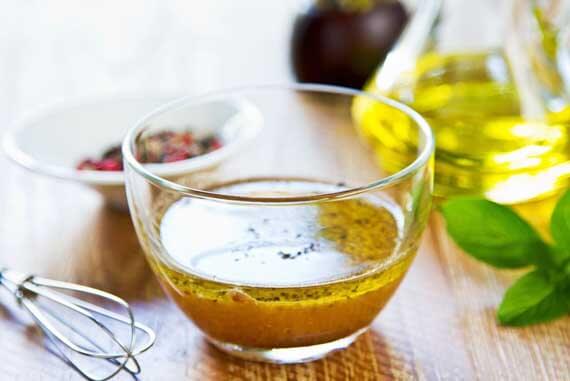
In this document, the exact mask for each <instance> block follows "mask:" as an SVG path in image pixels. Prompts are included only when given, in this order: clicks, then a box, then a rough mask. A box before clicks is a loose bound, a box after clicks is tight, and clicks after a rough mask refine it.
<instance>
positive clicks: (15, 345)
mask: <svg viewBox="0 0 570 381" xmlns="http://www.w3.org/2000/svg"><path fill="white" fill-rule="evenodd" d="M269 3H270V4H269ZM237 4H238V2H232V1H229V0H226V1H216V2H205V1H182V0H180V1H175V0H172V1H145V2H139V1H134V0H131V1H122V2H112V1H108V0H107V1H99V2H97V3H96V4H90V5H89V6H87V5H86V3H85V2H75V1H71V0H54V1H52V2H49V4H48V3H47V2H38V1H19V2H10V1H7V0H0V24H1V25H2V29H1V30H0V83H2V86H1V87H0V136H1V134H2V131H3V130H5V129H6V128H8V127H9V126H10V124H11V123H12V122H13V121H14V120H16V119H17V118H19V117H21V116H23V115H25V114H26V113H28V112H29V111H30V110H33V109H34V108H36V107H37V106H39V105H41V104H45V103H51V102H53V101H55V100H58V99H61V98H69V99H72V98H75V97H79V96H90V95H95V94H115V93H156V92H185V93H198V92H202V91H207V90H211V89H214V88H220V87H227V86H232V85H239V84H243V83H259V82H278V81H284V80H289V79H290V74H289V69H288V53H287V52H288V50H287V44H288V38H289V33H290V27H291V20H292V18H293V15H294V12H295V11H296V9H297V8H296V7H297V6H298V2H294V1H290V2H265V1H262V0H257V1H253V0H245V1H240V2H239V5H237ZM0 173H1V174H2V175H1V177H0V263H1V264H2V265H6V266H11V267H13V268H17V269H20V270H24V271H30V272H35V273H38V274H41V275H45V276H50V277H55V278H59V279H67V280H73V281H79V282H82V283H84V284H87V285H90V286H95V287H99V288H102V289H105V290H108V291H111V292H114V293H116V294H118V295H120V296H122V297H124V298H126V299H128V300H129V302H131V303H132V304H133V306H134V309H135V311H136V313H137V314H138V317H139V318H140V319H141V320H143V321H145V322H147V323H149V325H151V326H152V327H153V328H154V329H156V331H157V333H158V338H159V339H158V342H157V344H156V346H155V347H154V348H153V349H152V351H150V352H149V353H147V354H145V355H143V356H142V357H141V363H142V366H143V373H142V375H141V377H140V379H141V380H164V379H168V380H256V381H257V380H259V381H260V380H283V381H285V380H287V381H292V380H307V381H308V380H327V381H329V380H330V381H332V380H392V379H396V380H472V379H480V380H569V379H570V319H568V318H566V319H562V320H559V321H557V322H555V323H552V324H548V325H538V326H535V327H532V328H524V329H509V328H501V327H499V326H498V325H497V324H496V322H495V318H494V314H495V308H496V306H497V304H498V302H499V301H500V298H501V295H502V293H503V292H504V290H505V288H506V287H507V286H508V285H509V284H510V283H511V282H512V280H513V279H514V278H513V277H514V275H516V274H513V273H507V272H497V271H494V270H492V269H490V268H489V267H486V266H484V265H481V264H479V263H476V262H475V261H473V260H471V259H470V258H468V257H467V256H465V255H464V254H462V253H461V252H460V251H459V250H458V249H457V248H456V247H455V246H454V245H453V243H452V242H451V241H450V240H449V238H448V237H447V235H446V234H445V231H444V227H443V224H442V221H441V218H440V217H439V216H437V215H436V216H433V218H432V222H431V225H430V227H429V229H428V231H427V232H426V235H425V239H424V243H423V246H422V249H421V251H420V253H419V255H418V258H417V260H416V261H415V263H414V265H413V266H412V269H411V271H410V273H409V274H408V276H407V277H406V279H405V281H404V283H403V284H402V286H401V287H400V289H399V290H398V292H397V294H396V296H395V297H394V299H393V300H392V301H391V303H390V304H389V306H388V307H387V308H386V310H385V311H384V312H383V313H382V314H381V316H380V317H379V318H378V319H377V320H376V322H375V323H374V325H373V327H372V329H371V330H370V332H369V333H367V334H365V335H364V336H362V337H361V338H360V339H359V340H358V341H357V342H356V343H355V344H354V345H353V346H352V347H351V348H350V349H348V350H346V351H344V352H340V353H336V354H333V355H332V356H330V357H328V358H327V359H325V360H322V361H317V362H314V363H309V364H304V365H296V366H273V365H265V364H255V363H247V362H244V361H240V360H236V359H233V358H230V357H228V356H226V355H224V354H221V353H219V352H218V351H216V350H215V349H213V348H212V347H211V346H209V345H208V344H207V343H206V342H205V341H204V339H203V338H202V337H201V336H200V334H199V333H198V331H197V330H196V329H195V328H194V327H193V326H192V325H191V323H190V322H189V321H188V320H187V319H186V318H185V317H184V316H183V315H182V313H181V312H179V311H178V310H177V309H176V307H174V306H173V305H172V304H171V303H170V302H168V301H167V300H166V299H165V298H164V296H163V295H162V293H161V292H160V290H159V289H158V286H157V283H156V282H155V281H154V279H153V277H152V275H151V273H150V270H149V269H148V267H147V265H146V263H145V261H144V258H143V256H142V253H141V251H140V247H139V245H138V243H137V239H136V237H135V235H134V232H133V229H132V225H131V222H130V220H129V217H128V216H126V215H124V214H120V213H118V212H114V211H111V210H108V209H106V208H104V206H103V204H102V202H101V200H100V198H99V196H98V195H97V194H95V193H93V192H92V191H90V190H88V189H85V188H82V187H80V186H78V185H75V184H70V183H64V182H60V181H55V180H52V179H47V178H42V177H39V176H36V175H33V174H30V173H28V172H25V171H23V170H21V169H19V168H16V167H15V166H13V165H11V164H9V163H8V162H7V161H6V160H5V159H0ZM530 210H531V214H532V210H533V208H530ZM0 295H1V296H0V302H1V303H0V360H1V361H0V379H2V380H76V379H80V378H79V376H78V375H77V374H76V373H75V372H73V371H71V370H69V369H68V368H67V367H65V365H64V364H63V363H62V362H61V361H60V360H59V359H58V358H57V357H55V356H53V355H52V354H50V353H49V352H48V351H47V350H46V349H45V346H44V340H43V338H42V337H41V335H39V334H38V332H37V330H35V329H34V328H33V326H32V325H31V324H30V322H29V320H28V319H27V318H26V317H25V315H24V314H22V312H21V311H20V310H19V309H18V308H17V306H15V305H14V304H13V303H12V301H11V300H10V298H9V297H8V296H7V295H5V294H4V293H2V294H0ZM118 379H125V380H128V379H131V378H129V377H127V376H125V375H121V376H120V377H118Z"/></svg>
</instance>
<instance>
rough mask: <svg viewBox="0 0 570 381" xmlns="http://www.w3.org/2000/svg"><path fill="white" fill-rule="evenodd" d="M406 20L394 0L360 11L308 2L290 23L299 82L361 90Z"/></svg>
mask: <svg viewBox="0 0 570 381" xmlns="http://www.w3.org/2000/svg"><path fill="white" fill-rule="evenodd" d="M407 21H408V14H407V12H406V9H405V8H404V6H403V5H402V4H401V3H400V2H398V1H378V2H377V3H376V4H375V5H374V6H372V7H371V8H370V9H368V10H365V11H356V10H347V9H345V8H342V7H340V6H337V7H326V8H323V7H320V6H318V5H313V6H312V7H311V8H310V9H309V10H308V11H307V12H306V13H304V14H302V15H300V16H299V17H298V18H297V20H296V21H295V25H294V29H293V36H292V42H291V45H292V51H291V58H292V63H293V70H294V72H295V75H296V76H297V79H298V80H299V81H300V82H314V83H327V84H334V85H341V86H348V87H354V88H361V87H362V86H363V85H364V83H365V81H366V80H367V79H368V78H369V77H370V76H371V75H372V73H373V71H374V69H376V68H377V67H378V66H379V65H380V64H381V63H382V62H383V60H384V58H385V57H386V55H387V54H388V52H389V50H390V48H391V47H392V45H393V44H394V42H395V41H396V40H397V39H398V37H399V36H400V34H401V33H402V30H403V29H404V27H405V25H406V23H407Z"/></svg>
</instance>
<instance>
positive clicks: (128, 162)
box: [122, 83, 435, 205]
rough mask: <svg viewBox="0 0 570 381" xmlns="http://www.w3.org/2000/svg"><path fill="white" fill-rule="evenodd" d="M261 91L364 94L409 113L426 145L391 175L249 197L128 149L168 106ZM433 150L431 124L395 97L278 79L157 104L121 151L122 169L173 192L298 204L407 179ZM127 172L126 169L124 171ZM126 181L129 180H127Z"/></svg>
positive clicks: (236, 200) (226, 199) (248, 201)
mask: <svg viewBox="0 0 570 381" xmlns="http://www.w3.org/2000/svg"><path fill="white" fill-rule="evenodd" d="M260 90H261V91H263V90H280V91H291V92H297V93H309V92H316V93H325V94H336V95H345V96H364V97H367V98H370V99H372V100H375V101H378V102H380V103H383V104H384V105H387V106H390V107H392V108H395V109H397V110H399V111H401V112H403V113H404V114H406V115H407V116H408V117H410V118H411V119H412V120H413V121H414V123H415V125H416V126H417V128H418V129H419V130H420V131H421V134H422V135H423V136H424V138H425V146H424V147H423V148H422V149H421V152H419V154H417V155H416V158H415V159H414V161H413V162H411V163H410V164H408V165H407V166H406V167H404V168H402V169H401V170H400V171H398V172H396V173H393V174H391V175H388V176H385V177H382V178H380V179H378V180H376V181H373V182H370V183H367V184H364V185H361V186H357V187H351V188H349V189H343V190H341V191H337V192H330V193H318V194H314V195H302V196H290V197H251V196H239V195H232V194H224V193H218V192H211V191H206V190H200V189H197V188H191V187H188V186H185V185H182V184H179V183H177V182H174V181H171V180H168V179H166V178H164V177H161V176H159V175H156V174H154V173H152V172H151V171H149V170H148V169H146V168H145V165H143V164H142V163H140V162H139V161H138V160H137V159H136V158H135V155H133V153H132V151H131V142H133V141H134V140H135V138H136V136H137V134H138V132H139V131H140V130H142V129H143V128H145V127H146V126H147V122H148V121H149V120H150V119H152V118H154V117H156V116H157V115H160V114H163V113H165V112H168V111H169V110H171V109H175V108H178V107H183V106H185V105H192V104H197V103H200V102H204V101H207V100H208V99H211V100H215V99H221V98H223V97H224V96H229V95H232V94H237V93H243V92H252V91H260ZM434 150H435V141H434V136H433V132H432V130H431V127H430V126H429V124H428V123H427V121H426V120H425V119H424V118H423V117H422V116H421V115H420V114H419V113H418V112H416V111H414V110H413V109H412V108H411V107H409V106H407V105H405V104H403V103H400V102H398V101H395V100H392V99H390V98H388V97H386V96H383V95H378V94H373V93H370V92H365V91H361V90H356V89H351V88H347V87H342V86H334V85H324V84H313V83H284V84H283V83H280V84H264V85H250V86H239V87H230V88H226V89H223V90H218V91H212V92H208V93H205V94H203V95H198V96H196V95H188V96H184V97H182V98H178V99H174V100H172V101H170V102H167V103H165V104H164V105H162V106H160V107H158V108H157V109H155V110H153V111H151V112H149V113H147V114H146V115H145V116H143V117H142V118H140V119H139V120H138V121H137V122H136V123H135V124H134V126H132V127H131V128H129V130H128V132H127V134H126V135H125V138H124V139H123V143H122V153H123V160H124V167H125V168H124V171H127V170H128V169H127V167H128V168H130V169H132V170H134V171H135V172H136V173H137V174H138V175H140V176H142V177H143V178H144V179H146V180H147V181H149V182H151V183H153V184H154V185H156V186H158V187H159V188H165V189H167V190H170V191H172V192H175V193H181V194H184V195H187V196H190V197H195V198H200V199H206V200H214V201H216V200H217V201H224V202H231V203H242V204H276V205H281V204H298V203H314V202H318V201H330V200H337V199H344V198H348V197H353V196H356V195H358V194H362V193H366V192H370V191H374V190H378V189H381V188H386V187H388V186H390V185H393V184H396V183H398V182H400V181H403V180H405V179H407V178H408V177H410V176H412V175H413V174H414V173H415V172H416V171H417V170H419V169H420V168H422V167H423V166H425V165H427V164H428V162H429V160H430V158H431V157H432V155H433V153H434ZM125 174H126V173H125ZM126 183H127V184H128V181H126Z"/></svg>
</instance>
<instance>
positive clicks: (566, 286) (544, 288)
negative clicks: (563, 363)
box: [441, 190, 570, 326]
mask: <svg viewBox="0 0 570 381" xmlns="http://www.w3.org/2000/svg"><path fill="white" fill-rule="evenodd" d="M441 210H442V213H443V216H444V218H445V220H446V222H447V230H448V232H449V235H450V236H451V238H453V240H454V241H455V242H456V243H457V245H458V246H459V247H461V248H462V249H463V250H464V251H465V252H466V253H468V254H469V255H471V256H473V257H474V258H476V259H478V260H480V261H482V262H485V263H487V264H489V265H491V266H494V267H498V268H507V269H514V268H521V267H528V266H532V270H530V271H529V272H528V273H527V274H525V275H524V276H522V277H521V278H520V279H518V280H517V281H516V282H515V283H514V284H513V285H512V286H511V287H510V288H509V289H508V290H507V292H506V293H505V296H504V297H503V301H502V302H501V305H500V306H499V310H498V312H497V318H498V320H499V322H500V323H501V324H503V325H511V326H523V325H528V324H534V323H541V322H546V321H549V320H553V319H556V318H559V317H562V316H565V315H568V314H570V190H569V191H567V192H566V193H565V194H564V195H563V196H562V198H561V199H560V200H559V201H558V203H557V204H556V207H555V209H554V212H553V214H552V218H551V221H550V231H551V234H552V238H553V241H554V242H553V243H552V244H549V243H546V242H544V241H543V240H542V238H541V237H540V235H539V234H538V233H537V232H536V231H535V230H534V229H533V228H532V226H531V225H530V224H529V223H528V222H526V221H525V220H524V219H522V218H521V217H520V216H519V215H518V214H516V213H515V212H514V211H513V210H512V209H510V208H509V207H507V206H504V205H500V204H497V203H494V202H492V201H489V200H485V199H481V198H471V197H460V198H455V199H452V200H449V201H447V202H446V203H444V204H443V205H442V207H441Z"/></svg>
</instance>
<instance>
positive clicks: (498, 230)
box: [441, 197, 549, 268]
mask: <svg viewBox="0 0 570 381" xmlns="http://www.w3.org/2000/svg"><path fill="white" fill-rule="evenodd" d="M441 209H442V212H443V216H444V217H445V220H446V222H447V230H448V232H449V234H450V235H451V237H452V238H453V240H454V241H455V242H456V243H457V245H458V246H459V247H461V248H462V249H463V250H464V251H465V252H467V253H468V254H470V255H471V256H473V257H475V258H477V259H478V260H480V261H483V262H485V263H488V264H490V265H493V266H495V267H500V268H517V267H524V266H528V265H531V264H541V263H543V262H544V258H545V257H547V256H548V255H549V253H548V250H549V249H548V246H547V245H546V244H545V243H544V242H543V241H542V239H541V238H540V236H539V235H538V233H536V232H535V231H534V229H533V228H532V227H531V226H530V225H529V224H528V223H527V222H526V221H525V220H523V219H522V218H521V217H519V216H518V215H517V214H516V213H515V212H514V211H512V210H511V209H510V208H508V207H506V206H503V205H499V204H497V203H494V202H492V201H488V200H485V199H481V198H466V197H461V198H456V199H452V200H449V201H447V202H446V203H445V204H443V206H442V208H441Z"/></svg>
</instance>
